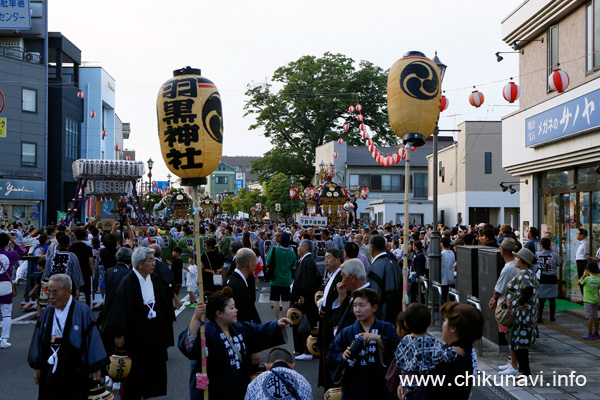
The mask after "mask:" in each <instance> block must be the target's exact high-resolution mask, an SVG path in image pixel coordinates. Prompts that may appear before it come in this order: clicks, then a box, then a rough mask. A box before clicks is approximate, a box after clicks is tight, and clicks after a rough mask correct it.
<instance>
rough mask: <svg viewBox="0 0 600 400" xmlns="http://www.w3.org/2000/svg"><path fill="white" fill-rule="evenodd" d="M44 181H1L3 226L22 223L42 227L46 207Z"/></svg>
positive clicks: (0, 205)
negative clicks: (44, 207) (42, 217)
mask: <svg viewBox="0 0 600 400" xmlns="http://www.w3.org/2000/svg"><path fill="white" fill-rule="evenodd" d="M44 193H45V184H44V182H43V181H31V180H24V179H0V218H1V219H2V225H5V224H7V223H13V222H16V221H20V222H22V223H23V224H27V225H28V226H31V225H34V226H36V227H38V228H39V227H40V225H41V216H42V207H43V205H44Z"/></svg>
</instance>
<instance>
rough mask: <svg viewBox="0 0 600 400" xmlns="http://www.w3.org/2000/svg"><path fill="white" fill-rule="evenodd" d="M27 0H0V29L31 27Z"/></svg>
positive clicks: (26, 28)
mask: <svg viewBox="0 0 600 400" xmlns="http://www.w3.org/2000/svg"><path fill="white" fill-rule="evenodd" d="M29 8H30V7H29V0H15V1H0V29H10V30H13V29H23V30H29V29H31V13H30V12H29Z"/></svg>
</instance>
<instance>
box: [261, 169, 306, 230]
mask: <svg viewBox="0 0 600 400" xmlns="http://www.w3.org/2000/svg"><path fill="white" fill-rule="evenodd" d="M291 187H292V186H291V182H290V178H288V176H287V175H285V174H282V173H278V174H276V175H274V176H273V177H272V178H271V179H270V180H269V181H268V182H267V183H265V197H266V206H267V209H268V210H269V211H271V216H274V215H277V212H276V211H275V204H277V203H279V204H281V211H280V212H279V216H280V218H281V219H288V218H289V217H290V216H291V215H290V211H291V209H292V204H291V203H292V201H291V199H290V188H291ZM301 206H302V202H301V201H299V200H296V201H295V202H294V211H295V212H297V211H300V210H301Z"/></svg>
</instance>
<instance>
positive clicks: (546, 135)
mask: <svg viewBox="0 0 600 400" xmlns="http://www.w3.org/2000/svg"><path fill="white" fill-rule="evenodd" d="M596 103H598V106H599V107H600V89H598V90H595V91H593V92H591V93H588V94H586V95H583V96H580V97H577V98H576V99H573V100H571V101H568V102H566V103H564V104H561V105H559V106H556V107H553V108H551V109H549V110H546V111H544V112H541V113H539V114H537V115H534V116H532V117H529V118H527V119H526V120H525V146H526V147H536V146H539V145H541V144H546V143H548V142H553V141H556V140H559V139H563V138H565V137H567V136H571V135H574V134H577V133H581V132H584V131H587V130H590V129H594V128H597V127H598V126H600V109H598V110H596Z"/></svg>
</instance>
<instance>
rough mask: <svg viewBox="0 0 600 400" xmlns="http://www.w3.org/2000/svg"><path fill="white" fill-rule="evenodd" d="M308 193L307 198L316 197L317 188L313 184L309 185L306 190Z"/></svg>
mask: <svg viewBox="0 0 600 400" xmlns="http://www.w3.org/2000/svg"><path fill="white" fill-rule="evenodd" d="M305 193H306V198H307V199H311V200H312V199H314V198H315V189H314V188H313V187H312V186H309V187H307V188H306V190H305Z"/></svg>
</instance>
